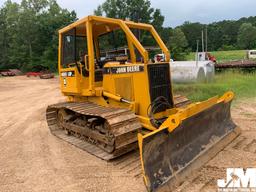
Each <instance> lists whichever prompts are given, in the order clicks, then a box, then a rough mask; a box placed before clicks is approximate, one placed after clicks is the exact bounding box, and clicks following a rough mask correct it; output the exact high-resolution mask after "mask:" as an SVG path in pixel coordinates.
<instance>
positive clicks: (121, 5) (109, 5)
mask: <svg viewBox="0 0 256 192" xmlns="http://www.w3.org/2000/svg"><path fill="white" fill-rule="evenodd" d="M94 14H95V15H100V16H106V17H111V18H120V19H128V20H131V21H135V22H141V23H151V24H153V25H154V27H155V28H156V29H161V28H162V25H163V22H164V16H162V15H161V11H160V9H154V8H152V7H151V3H150V1H149V0H106V1H105V2H104V3H103V4H102V5H100V6H98V7H97V9H96V10H95V11H94Z"/></svg>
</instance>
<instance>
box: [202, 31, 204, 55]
mask: <svg viewBox="0 0 256 192" xmlns="http://www.w3.org/2000/svg"><path fill="white" fill-rule="evenodd" d="M202 52H204V30H202Z"/></svg>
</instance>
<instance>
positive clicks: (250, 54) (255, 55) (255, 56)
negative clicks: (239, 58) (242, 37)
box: [247, 50, 256, 59]
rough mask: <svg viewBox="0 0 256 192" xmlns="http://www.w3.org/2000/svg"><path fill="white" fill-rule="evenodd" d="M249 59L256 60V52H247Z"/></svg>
mask: <svg viewBox="0 0 256 192" xmlns="http://www.w3.org/2000/svg"><path fill="white" fill-rule="evenodd" d="M247 57H248V59H256V50H249V51H248V52H247Z"/></svg>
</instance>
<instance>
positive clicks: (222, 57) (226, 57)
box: [186, 50, 246, 63]
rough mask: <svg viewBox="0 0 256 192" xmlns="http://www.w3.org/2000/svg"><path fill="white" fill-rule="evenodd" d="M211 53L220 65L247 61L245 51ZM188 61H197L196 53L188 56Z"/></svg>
mask: <svg viewBox="0 0 256 192" xmlns="http://www.w3.org/2000/svg"><path fill="white" fill-rule="evenodd" d="M210 53H211V54H212V55H214V56H215V58H216V59H217V62H218V63H221V62H225V61H231V60H241V59H246V51H245V50H233V51H213V52H210ZM186 60H195V53H194V52H191V53H190V54H189V55H187V57H186Z"/></svg>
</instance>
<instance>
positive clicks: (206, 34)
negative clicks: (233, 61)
mask: <svg viewBox="0 0 256 192" xmlns="http://www.w3.org/2000/svg"><path fill="white" fill-rule="evenodd" d="M205 52H206V53H207V52H208V30H207V25H206V28H205Z"/></svg>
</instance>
